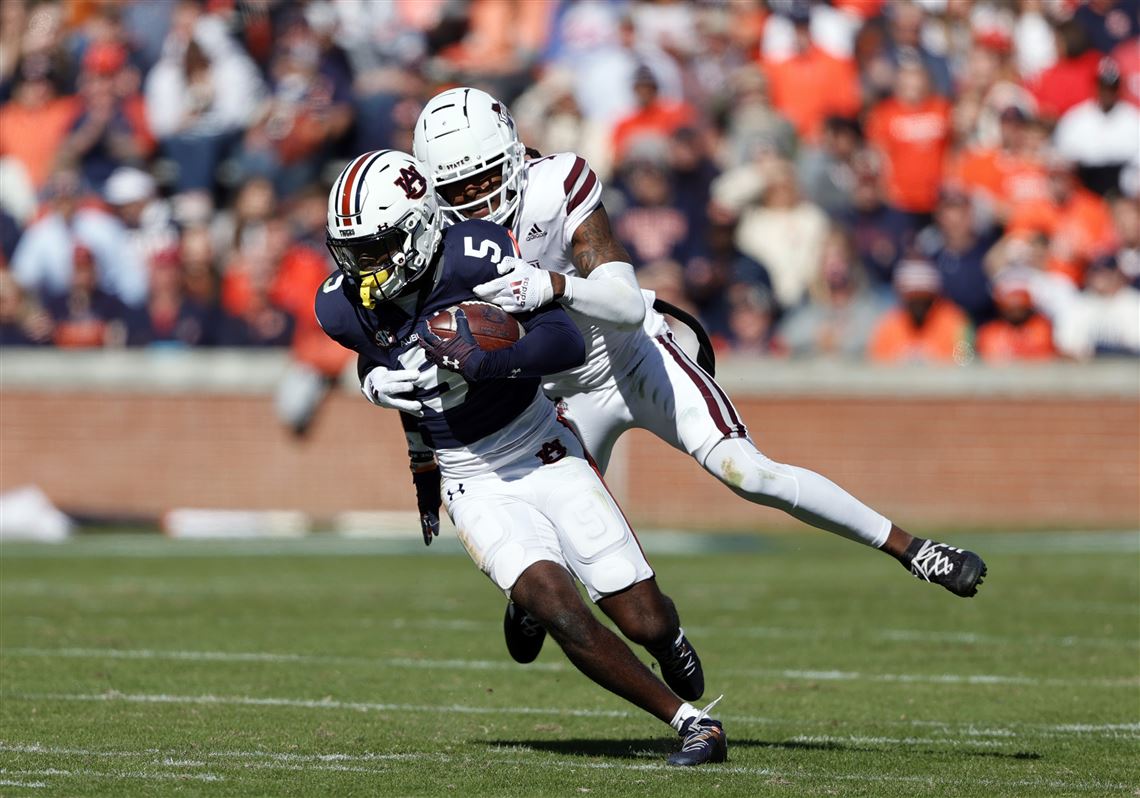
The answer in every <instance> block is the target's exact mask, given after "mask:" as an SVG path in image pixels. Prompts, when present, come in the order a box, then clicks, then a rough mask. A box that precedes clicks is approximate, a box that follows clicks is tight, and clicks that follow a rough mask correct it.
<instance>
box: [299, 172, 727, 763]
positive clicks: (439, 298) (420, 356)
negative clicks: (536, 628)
mask: <svg viewBox="0 0 1140 798" xmlns="http://www.w3.org/2000/svg"><path fill="white" fill-rule="evenodd" d="M326 232H327V238H328V247H329V251H330V252H331V253H332V256H333V259H334V261H335V262H336V264H337V267H338V269H339V272H338V273H337V274H334V275H333V276H332V277H330V278H329V279H328V280H327V281H326V282H325V284H324V285H322V286H321V288H320V289H318V291H317V295H316V301H315V312H316V315H317V319H318V321H319V322H320V324H321V328H322V329H323V330H324V331H325V332H326V333H327V334H328V335H329V337H331V338H332V339H333V340H335V341H336V342H337V343H339V344H341V345H342V346H344V347H346V348H348V349H351V350H353V351H355V352H356V353H357V355H358V356H359V364H360V370H361V371H366V372H368V371H372V370H373V369H375V368H384V369H388V370H391V371H392V372H393V373H395V374H397V375H398V377H399V379H400V381H401V382H403V383H404V390H403V391H402V392H401V393H403V394H404V395H405V396H406V399H405V401H408V402H414V403H415V405H416V406H415V409H414V410H402V411H401V414H400V415H401V419H402V420H403V422H404V429H405V432H406V434H407V437H408V446H409V455H410V457H411V460H412V473H413V477H412V479H413V482H414V483H415V486H416V492H417V494H418V498H419V500H420V502H421V510H422V512H423V515H424V516H427V518H422V519H421V520H422V522H423V524H424V535H425V542H430V541H431V536H432V535H433V534H437V533H438V529H439V524H438V513H439V506H440V504H441V500H442V494H443V493H445V494H446V495H447V502H446V506H447V511H448V513H449V514H450V516H451V519H452V520H453V521H454V522H455V527H456V529H457V530H458V533H459V539H460V540H461V541H462V543H463V545H464V548H466V549H467V552H468V554H469V555H470V556H471V559H472V560H473V561H475V563H476V564H477V565H478V566H479V568H480V569H481V570H482V571H483V572H484V573H485V574H487V576H488V577H489V578H490V579H491V580H492V581H493V582H494V583H495V584H496V585H497V586H498V587H499V588H500V589H501V590H502V591H503V592H504V593H506V594H507V596H509V597H511V598H512V599H513V600H514V601H517V602H518V603H519V604H520V605H521V606H523V607H525V608H526V609H527V611H528V612H529V613H530V614H531V615H532V616H533V617H534V618H535V619H536V620H538V621H539V622H540V623H541V624H542V625H543V626H544V627H545V628H547V629H549V631H550V634H551V635H552V636H553V637H554V638H555V640H556V641H557V642H558V644H559V646H560V647H561V648H562V650H563V651H564V652H565V653H566V656H567V658H569V659H570V661H571V662H572V663H573V664H574V665H575V666H576V667H577V668H578V669H579V670H580V671H581V672H582V673H583V674H585V675H586V676H588V677H589V678H591V679H593V680H594V681H595V682H597V683H598V684H600V685H601V686H602V687H605V688H606V689H608V690H610V691H612V692H614V693H616V694H617V695H619V696H621V697H622V698H625V699H626V700H628V701H630V702H631V703H633V704H634V705H636V706H638V707H640V708H641V709H643V710H645V711H646V712H648V713H650V714H652V715H654V716H655V717H657V718H659V719H661V720H662V721H664V722H665V723H668V724H670V725H671V726H672V727H673V728H674V729H675V730H677V732H678V733H679V734H680V735H681V737H682V748H681V750H680V751H678V752H676V753H674V754H673V755H671V756H670V757H669V759H668V762H669V764H671V765H701V764H705V763H706V762H721V761H724V758H725V755H726V748H727V742H726V737H725V733H724V729H723V727H722V726H721V724H720V722H719V721H717V720H714V719H712V718H709V717H708V711H709V710H710V709H711V708H712V706H713V705H712V704H710V705H709V706H708V707H706V708H705V709H704V710H700V711H698V710H697V709H696V708H695V707H693V706H692V705H691V704H689V703H687V701H688V700H690V699H691V700H695V699H696V698H698V697H699V695H700V693H701V692H703V690H704V680H703V674H700V679H699V680H695V679H694V678H692V677H693V675H694V674H692V673H688V674H686V673H681V672H674V673H672V675H670V674H669V673H666V670H665V667H664V666H663V667H662V677H663V678H664V679H666V682H668V684H669V686H666V682H663V681H661V679H658V678H657V677H656V676H655V675H654V674H653V673H652V671H650V670H649V668H647V667H646V666H645V665H644V664H643V663H642V662H641V660H639V659H638V658H637V657H636V656H635V655H634V653H633V652H632V651H631V650H630V649H629V646H627V645H626V644H625V642H624V641H623V640H622V639H621V638H620V637H618V636H617V635H615V634H614V633H613V632H611V631H609V630H608V629H606V627H604V626H603V625H602V624H601V623H599V622H598V620H597V618H595V616H594V614H593V613H592V612H591V611H590V609H589V608H588V607H587V606H586V604H585V603H584V602H583V601H582V598H581V596H580V595H579V594H578V586H577V584H576V582H575V578H576V579H577V580H578V581H579V582H581V583H582V585H584V586H585V588H586V590H587V591H588V592H589V594H590V598H591V599H592V600H593V601H594V602H596V603H597V604H598V606H599V607H601V608H602V609H603V610H604V611H605V612H606V614H608V615H610V616H611V617H615V616H616V617H626V618H630V619H635V621H631V622H635V623H636V628H637V632H636V633H635V635H634V636H633V637H632V638H631V639H636V638H637V637H638V636H640V638H641V639H640V641H639V642H642V643H643V644H645V643H649V644H652V643H653V642H655V641H656V642H657V643H658V644H659V645H660V646H661V647H664V648H667V647H668V646H669V645H670V643H671V642H672V641H673V640H674V639H675V638H676V637H677V636H678V634H679V627H680V622H679V620H678V618H677V611H676V608H675V607H674V606H673V603H672V602H671V601H669V599H668V598H666V597H665V596H664V595H663V594H662V593H661V591H660V589H659V588H658V587H657V582H656V579H655V578H654V575H653V569H652V568H650V566H649V563H648V562H647V561H646V559H645V555H644V554H643V553H642V551H641V547H640V545H638V542H637V538H636V537H635V536H634V534H633V530H631V529H630V528H629V525H628V524H627V523H626V521H625V518H624V516H623V515H622V513H621V509H620V508H619V507H618V506H617V504H616V502H614V500H613V498H612V497H611V496H610V495H609V492H608V491H607V490H606V488H605V485H604V484H603V483H602V481H601V478H600V477H599V476H598V474H597V473H596V472H595V470H594V468H593V466H592V464H591V463H590V462H589V461H588V458H587V456H586V454H585V450H584V449H583V448H582V444H581V442H580V441H579V440H578V439H577V438H576V437H575V436H574V434H573V433H572V431H571V430H570V429H569V428H568V426H567V425H566V424H565V422H563V421H562V420H561V419H560V418H558V415H557V413H556V412H555V408H554V405H553V404H551V402H550V400H549V399H547V398H546V396H545V395H544V394H543V393H542V390H541V377H542V375H543V374H545V373H546V372H547V371H548V370H551V369H564V368H570V367H573V366H575V365H577V364H581V363H582V362H583V360H584V357H585V343H584V341H583V340H582V336H581V333H580V332H579V330H578V328H577V326H576V325H575V324H574V322H573V321H572V320H571V319H570V318H569V317H568V315H567V313H566V311H565V310H564V309H563V308H561V307H560V306H558V305H556V304H549V303H548V304H547V305H546V306H544V307H542V308H537V309H535V310H534V311H527V312H523V313H520V314H518V316H517V317H516V318H517V320H518V322H519V323H520V324H521V325H522V327H523V328H524V329H525V335H522V336H521V337H520V338H519V339H518V340H517V341H516V342H515V343H513V344H512V345H510V346H508V347H506V348H502V349H498V350H496V351H484V350H483V349H482V348H480V347H479V345H478V343H477V342H476V340H475V338H474V337H473V336H472V335H471V330H470V327H469V325H468V322H467V318H466V316H465V315H463V311H462V310H459V311H457V312H455V320H456V327H457V330H458V334H457V335H455V336H454V337H452V338H450V339H448V340H443V339H441V338H440V337H439V336H437V335H435V333H434V332H433V331H432V330H431V328H430V327H428V326H427V323H426V319H429V318H431V317H432V316H433V315H434V314H435V313H436V312H438V311H441V310H446V309H449V308H454V307H455V306H457V305H460V303H463V302H467V301H470V300H474V299H475V294H474V292H473V288H474V286H475V285H477V284H480V283H482V282H486V281H487V280H491V279H495V277H496V275H497V273H498V272H497V269H496V265H497V264H498V263H499V261H500V260H501V258H502V257H503V256H504V255H505V254H506V253H509V252H513V251H514V242H513V241H512V239H511V237H510V235H509V233H508V232H507V231H506V230H504V229H503V228H502V227H501V226H499V225H497V224H493V223H491V222H481V221H466V222H462V223H460V224H457V225H453V226H451V227H448V228H447V229H446V230H442V231H441V223H440V213H439V209H438V207H437V205H436V201H435V195H434V193H433V192H432V191H431V190H430V188H429V185H428V181H427V179H426V178H425V177H424V175H423V173H422V167H421V165H420V164H419V163H417V162H416V161H415V160H414V159H412V158H411V157H410V156H408V155H406V154H404V153H401V152H394V151H392V150H380V151H376V152H369V153H365V154H364V155H361V156H359V157H357V158H355V159H353V160H352V161H351V162H349V164H348V165H347V166H346V167H345V168H344V170H343V171H342V172H341V175H340V177H339V178H338V179H337V181H336V183H335V184H334V186H333V188H332V191H331V192H330V194H329V206H328V224H327V228H326ZM429 498H430V500H429ZM433 515H434V518H432V517H431V516H433ZM626 625H627V626H629V624H628V623H627V624H626ZM626 633H627V635H628V634H629V632H628V631H627V632H626ZM673 685H677V687H675V688H674V690H676V692H674V690H671V689H670V687H672V686H673ZM718 700H719V699H718ZM715 703H716V702H715V701H714V702H713V704H715Z"/></svg>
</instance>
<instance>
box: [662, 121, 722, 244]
mask: <svg viewBox="0 0 1140 798" xmlns="http://www.w3.org/2000/svg"><path fill="white" fill-rule="evenodd" d="M706 139H707V137H706V136H705V134H704V132H703V131H700V130H697V129H695V128H691V127H684V128H680V129H678V130H677V132H676V133H675V134H674V135H673V136H672V137H671V138H670V139H669V142H668V147H669V149H668V166H669V178H670V180H669V182H670V183H671V185H672V190H673V196H674V197H676V202H675V205H676V207H677V209H678V210H680V211H681V213H682V214H684V216H685V220H686V222H687V224H688V228H689V231H690V233H689V236H690V240H691V241H693V244H692V247H691V251H695V250H697V249H699V243H697V242H698V241H699V240H700V239H703V238H704V237H705V229H706V228H707V227H708V222H709V217H708V208H709V200H710V199H711V198H712V182H713V180H715V179H716V177H717V175H718V173H719V172H718V170H717V167H716V164H715V163H713V160H712V159H711V158H710V157H709V155H708V146H707V144H706Z"/></svg>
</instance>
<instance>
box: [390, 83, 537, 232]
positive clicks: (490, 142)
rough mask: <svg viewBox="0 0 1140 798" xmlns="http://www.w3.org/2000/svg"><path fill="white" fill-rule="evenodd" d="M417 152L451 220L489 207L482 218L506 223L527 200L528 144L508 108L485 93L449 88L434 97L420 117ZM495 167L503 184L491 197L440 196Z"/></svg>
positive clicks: (447, 217)
mask: <svg viewBox="0 0 1140 798" xmlns="http://www.w3.org/2000/svg"><path fill="white" fill-rule="evenodd" d="M412 151H413V152H414V153H415V156H416V157H417V158H419V159H420V160H421V161H423V162H424V163H425V164H427V166H428V169H430V170H431V178H432V183H433V185H434V186H435V191H436V196H437V199H438V201H439V207H440V210H441V211H442V212H443V215H444V222H445V224H455V223H456V222H460V221H462V220H463V219H465V218H469V217H470V216H471V215H472V214H474V213H476V212H477V211H478V210H479V209H480V208H484V207H485V208H486V209H487V213H486V214H485V215H484V216H482V217H481V218H484V219H487V220H488V221H492V222H495V223H496V224H506V223H507V222H508V221H509V220H510V218H511V215H512V214H513V213H514V212H515V209H516V208H517V207H518V205H519V202H520V201H521V200H522V193H523V189H524V188H525V183H526V170H525V169H524V168H523V165H524V163H525V161H526V148H525V147H524V146H523V143H522V142H521V141H519V134H518V131H517V130H516V128H515V120H514V119H512V118H511V112H510V111H508V110H507V106H506V105H504V104H503V103H501V102H499V101H498V100H496V99H495V98H494V97H492V96H491V95H490V94H487V92H485V91H479V89H470V88H461V89H448V90H447V91H445V92H441V93H439V94H437V95H436V96H435V97H432V98H431V100H430V101H429V102H428V104H427V105H426V106H424V110H423V111H422V112H421V113H420V118H419V119H418V120H416V132H415V136H414V139H413V144H412ZM494 167H498V168H500V169H502V174H503V183H502V185H501V186H499V187H498V188H497V189H496V190H495V191H492V192H491V193H490V194H488V195H487V196H485V197H480V198H479V199H476V200H473V201H471V202H467V203H463V204H460V205H451V204H449V203H448V202H447V200H446V199H445V198H444V197H443V195H442V194H440V187H441V186H446V185H447V184H449V183H455V182H459V181H465V180H467V179H469V178H471V177H472V176H474V175H477V174H478V173H480V172H483V171H485V170H487V169H491V168H494Z"/></svg>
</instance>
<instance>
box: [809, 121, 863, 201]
mask: <svg viewBox="0 0 1140 798" xmlns="http://www.w3.org/2000/svg"><path fill="white" fill-rule="evenodd" d="M862 144H863V129H862V127H861V126H860V125H859V121H858V120H856V119H848V118H845V117H841V116H832V117H828V118H827V121H826V122H824V124H823V138H822V139H821V140H820V144H819V146H818V147H810V146H807V147H803V148H801V150H800V154H799V158H798V160H797V163H796V170H797V172H798V173H799V181H800V186H801V188H803V190H804V195H805V196H806V197H807V198H808V199H809V200H811V201H812V202H814V203H815V204H816V205H819V206H820V207H821V208H823V210H824V211H826V212H827V214H828V216H831V217H833V218H834V217H840V216H844V215H846V214H847V213H849V212H850V211H851V190H852V188H853V187H854V185H855V171H854V169H853V168H852V166H851V162H852V159H853V158H854V157H855V153H857V152H858V151H859V148H860V147H861V146H862Z"/></svg>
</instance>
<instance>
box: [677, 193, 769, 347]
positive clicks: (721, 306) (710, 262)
mask: <svg viewBox="0 0 1140 798" xmlns="http://www.w3.org/2000/svg"><path fill="white" fill-rule="evenodd" d="M734 236H735V227H734V225H733V224H732V221H731V220H730V219H723V218H720V217H717V216H715V214H714V218H712V219H710V220H709V222H708V224H707V225H706V226H705V236H704V241H703V242H702V244H701V246H700V254H699V255H697V256H695V257H692V258H690V259H689V260H688V262H687V263H686V264H685V270H684V287H685V296H686V297H687V298H688V300H689V301H690V302H692V303H693V304H694V305H695V306H696V308H697V311H698V314H699V316H700V319H701V323H702V324H704V326H705V329H706V330H708V333H709V335H710V336H711V337H712V338H713V339H714V340H722V341H728V340H729V338H730V337H731V334H730V331H729V327H728V317H729V305H728V289H729V287H730V286H732V285H733V284H735V283H744V284H747V285H755V286H759V287H761V288H763V289H764V290H765V291H767V292H768V293H769V294H770V293H771V291H772V281H771V278H769V277H768V270H767V269H765V268H764V266H763V264H760V263H758V262H756V261H755V260H753V259H752V258H750V257H748V256H747V255H744V254H742V253H741V252H740V251H739V250H738V249H737V248H736V244H735V242H734Z"/></svg>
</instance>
